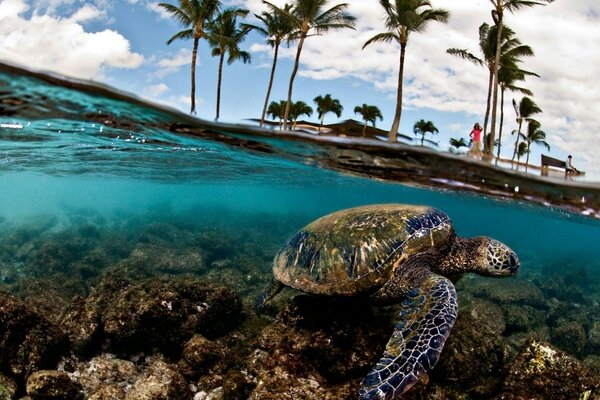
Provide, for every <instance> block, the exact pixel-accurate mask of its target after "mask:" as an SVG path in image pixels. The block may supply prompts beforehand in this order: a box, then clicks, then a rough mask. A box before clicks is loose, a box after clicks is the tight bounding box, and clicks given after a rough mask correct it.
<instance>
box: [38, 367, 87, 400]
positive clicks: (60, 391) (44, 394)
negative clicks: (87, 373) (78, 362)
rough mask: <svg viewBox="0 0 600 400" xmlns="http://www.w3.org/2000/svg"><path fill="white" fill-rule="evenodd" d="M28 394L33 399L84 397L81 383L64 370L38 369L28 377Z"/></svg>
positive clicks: (53, 399)
mask: <svg viewBox="0 0 600 400" xmlns="http://www.w3.org/2000/svg"><path fill="white" fill-rule="evenodd" d="M27 394H28V395H29V396H30V397H31V398H32V399H33V400H63V399H69V400H77V399H83V393H82V387H81V385H80V384H79V383H78V382H76V381H73V380H72V379H71V378H70V377H69V374H67V373H66V372H63V371H54V370H52V371H46V370H42V371H37V372H34V373H33V374H31V376H30V377H29V379H27Z"/></svg>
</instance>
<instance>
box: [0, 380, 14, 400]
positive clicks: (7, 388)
mask: <svg viewBox="0 0 600 400" xmlns="http://www.w3.org/2000/svg"><path fill="white" fill-rule="evenodd" d="M16 393H17V384H16V383H15V381H13V380H12V379H10V378H9V377H7V376H4V375H2V374H0V400H12V399H13V398H14V397H15V394H16Z"/></svg>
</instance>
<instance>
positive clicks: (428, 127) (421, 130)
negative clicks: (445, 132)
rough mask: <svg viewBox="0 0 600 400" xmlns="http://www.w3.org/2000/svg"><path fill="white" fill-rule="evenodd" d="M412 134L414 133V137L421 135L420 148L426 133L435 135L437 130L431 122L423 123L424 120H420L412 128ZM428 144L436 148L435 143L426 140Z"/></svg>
mask: <svg viewBox="0 0 600 400" xmlns="http://www.w3.org/2000/svg"><path fill="white" fill-rule="evenodd" d="M413 132H414V133H415V135H421V146H423V145H424V143H423V142H424V141H425V135H426V134H427V133H431V134H435V133H438V132H439V130H438V128H436V127H435V125H434V124H433V122H431V121H425V120H424V119H421V120H419V121H417V122H415V125H414V126H413ZM428 142H429V143H431V144H433V145H435V146H437V143H435V142H433V141H431V140H428Z"/></svg>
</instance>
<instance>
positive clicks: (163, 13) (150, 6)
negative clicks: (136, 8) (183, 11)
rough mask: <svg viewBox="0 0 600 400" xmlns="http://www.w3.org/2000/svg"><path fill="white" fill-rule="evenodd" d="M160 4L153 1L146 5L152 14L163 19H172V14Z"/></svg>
mask: <svg viewBox="0 0 600 400" xmlns="http://www.w3.org/2000/svg"><path fill="white" fill-rule="evenodd" d="M158 4H159V3H158V2H156V1H151V2H148V3H146V8H147V9H148V10H150V11H152V12H155V13H156V14H158V16H159V17H160V18H162V19H170V18H171V14H169V13H168V12H167V11H166V10H165V9H164V8H162V7H161V6H159V5H158Z"/></svg>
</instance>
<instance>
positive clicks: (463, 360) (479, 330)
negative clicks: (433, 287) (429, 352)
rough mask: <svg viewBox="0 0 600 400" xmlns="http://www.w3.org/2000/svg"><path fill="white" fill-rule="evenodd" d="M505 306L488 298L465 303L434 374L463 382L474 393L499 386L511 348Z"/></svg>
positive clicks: (446, 380)
mask: <svg viewBox="0 0 600 400" xmlns="http://www.w3.org/2000/svg"><path fill="white" fill-rule="evenodd" d="M505 326H506V325H505V322H504V317H503V314H502V309H501V308H500V307H499V306H497V305H495V304H493V303H491V302H488V301H485V300H481V299H473V300H472V301H470V302H467V303H466V304H461V306H460V311H459V313H458V318H457V319H456V323H455V324H454V328H453V329H452V334H451V335H450V336H449V338H448V340H447V342H446V344H445V346H444V349H443V351H442V354H441V356H440V360H439V361H438V364H437V365H436V367H435V368H434V369H433V371H432V372H431V373H430V375H431V378H432V379H435V380H436V381H439V382H445V383H451V384H460V386H462V387H464V388H469V389H468V392H470V393H473V394H479V395H482V394H485V393H489V392H491V391H492V389H493V388H494V387H495V386H497V385H499V384H500V383H501V381H500V380H499V379H500V377H501V376H502V368H503V365H504V362H505V359H506V357H507V356H506V351H507V349H506V348H505V346H504V342H503V338H502V333H503V332H504V330H505Z"/></svg>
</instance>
